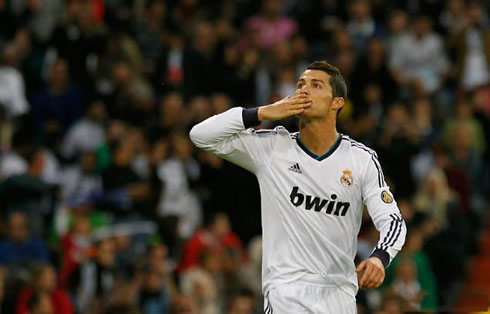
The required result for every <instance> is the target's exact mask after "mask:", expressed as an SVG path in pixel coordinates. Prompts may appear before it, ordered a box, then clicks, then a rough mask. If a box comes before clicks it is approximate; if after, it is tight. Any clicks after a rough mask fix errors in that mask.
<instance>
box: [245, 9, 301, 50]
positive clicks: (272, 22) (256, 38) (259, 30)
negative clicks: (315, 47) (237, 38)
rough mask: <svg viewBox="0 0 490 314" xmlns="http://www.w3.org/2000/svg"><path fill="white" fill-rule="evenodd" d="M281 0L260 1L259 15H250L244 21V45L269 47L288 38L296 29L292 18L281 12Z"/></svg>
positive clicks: (261, 47) (296, 26)
mask: <svg viewBox="0 0 490 314" xmlns="http://www.w3.org/2000/svg"><path fill="white" fill-rule="evenodd" d="M282 4H283V1H282V0H266V1H263V2H262V11H261V13H260V14H259V15H256V16H252V17H250V18H249V19H248V20H247V21H246V22H245V31H244V32H245V35H246V36H248V38H247V39H246V46H254V47H257V48H260V49H271V48H272V47H273V46H274V45H275V44H276V43H279V42H282V41H284V40H288V39H289V38H291V36H293V35H294V34H295V33H296V31H297V30H298V25H297V24H296V22H295V21H294V20H292V19H290V18H289V17H287V16H284V15H282V14H281V5H282Z"/></svg>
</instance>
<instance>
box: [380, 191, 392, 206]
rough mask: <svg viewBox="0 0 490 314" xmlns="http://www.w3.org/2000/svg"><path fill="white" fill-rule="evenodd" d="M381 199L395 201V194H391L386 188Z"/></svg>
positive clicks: (388, 202) (387, 201)
mask: <svg viewBox="0 0 490 314" xmlns="http://www.w3.org/2000/svg"><path fill="white" fill-rule="evenodd" d="M381 199H382V200H383V202H385V203H386V204H391V203H393V196H391V194H390V193H389V192H388V191H386V190H384V191H383V192H381Z"/></svg>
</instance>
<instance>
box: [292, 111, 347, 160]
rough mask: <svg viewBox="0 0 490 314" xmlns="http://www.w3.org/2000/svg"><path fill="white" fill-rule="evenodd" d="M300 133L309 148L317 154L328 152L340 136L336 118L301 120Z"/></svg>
mask: <svg viewBox="0 0 490 314" xmlns="http://www.w3.org/2000/svg"><path fill="white" fill-rule="evenodd" d="M299 125H300V126H299V128H300V130H299V133H300V137H301V140H302V141H303V143H304V144H305V145H306V147H308V149H309V150H310V151H311V152H312V153H315V154H317V155H322V154H324V153H326V152H327V151H328V150H329V149H330V147H332V145H333V144H334V143H335V141H336V140H337V138H338V133H337V128H336V123H335V118H330V117H327V118H325V119H321V120H309V121H308V120H304V119H302V120H300V124H299Z"/></svg>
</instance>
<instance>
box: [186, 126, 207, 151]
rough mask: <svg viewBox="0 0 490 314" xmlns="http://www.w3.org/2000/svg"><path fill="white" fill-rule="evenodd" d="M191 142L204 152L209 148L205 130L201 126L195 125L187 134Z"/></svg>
mask: <svg viewBox="0 0 490 314" xmlns="http://www.w3.org/2000/svg"><path fill="white" fill-rule="evenodd" d="M189 138H190V139H191V142H192V143H193V144H194V145H195V146H196V147H198V148H200V149H204V150H206V148H207V147H208V146H209V136H206V132H205V129H204V128H203V127H202V126H201V124H196V125H194V126H193V127H192V129H191V130H190V132H189Z"/></svg>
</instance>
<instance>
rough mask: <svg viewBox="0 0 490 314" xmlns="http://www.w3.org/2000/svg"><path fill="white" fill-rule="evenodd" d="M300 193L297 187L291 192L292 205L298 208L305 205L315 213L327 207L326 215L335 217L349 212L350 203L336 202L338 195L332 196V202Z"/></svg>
mask: <svg viewBox="0 0 490 314" xmlns="http://www.w3.org/2000/svg"><path fill="white" fill-rule="evenodd" d="M298 191H299V188H298V187H297V186H295V187H293V190H292V191H291V195H289V197H290V200H291V204H293V205H294V206H296V207H299V206H301V205H303V203H305V209H306V210H311V209H313V210H314V211H316V212H319V211H321V210H322V209H323V208H324V207H325V205H326V206H327V209H326V210H325V214H329V215H335V216H345V214H346V213H347V210H348V209H349V207H350V203H348V202H338V201H335V199H337V195H335V194H332V195H331V196H330V198H331V200H324V199H321V198H319V197H317V196H315V197H313V196H311V195H308V194H301V193H299V192H298ZM327 204H328V205H327Z"/></svg>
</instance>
